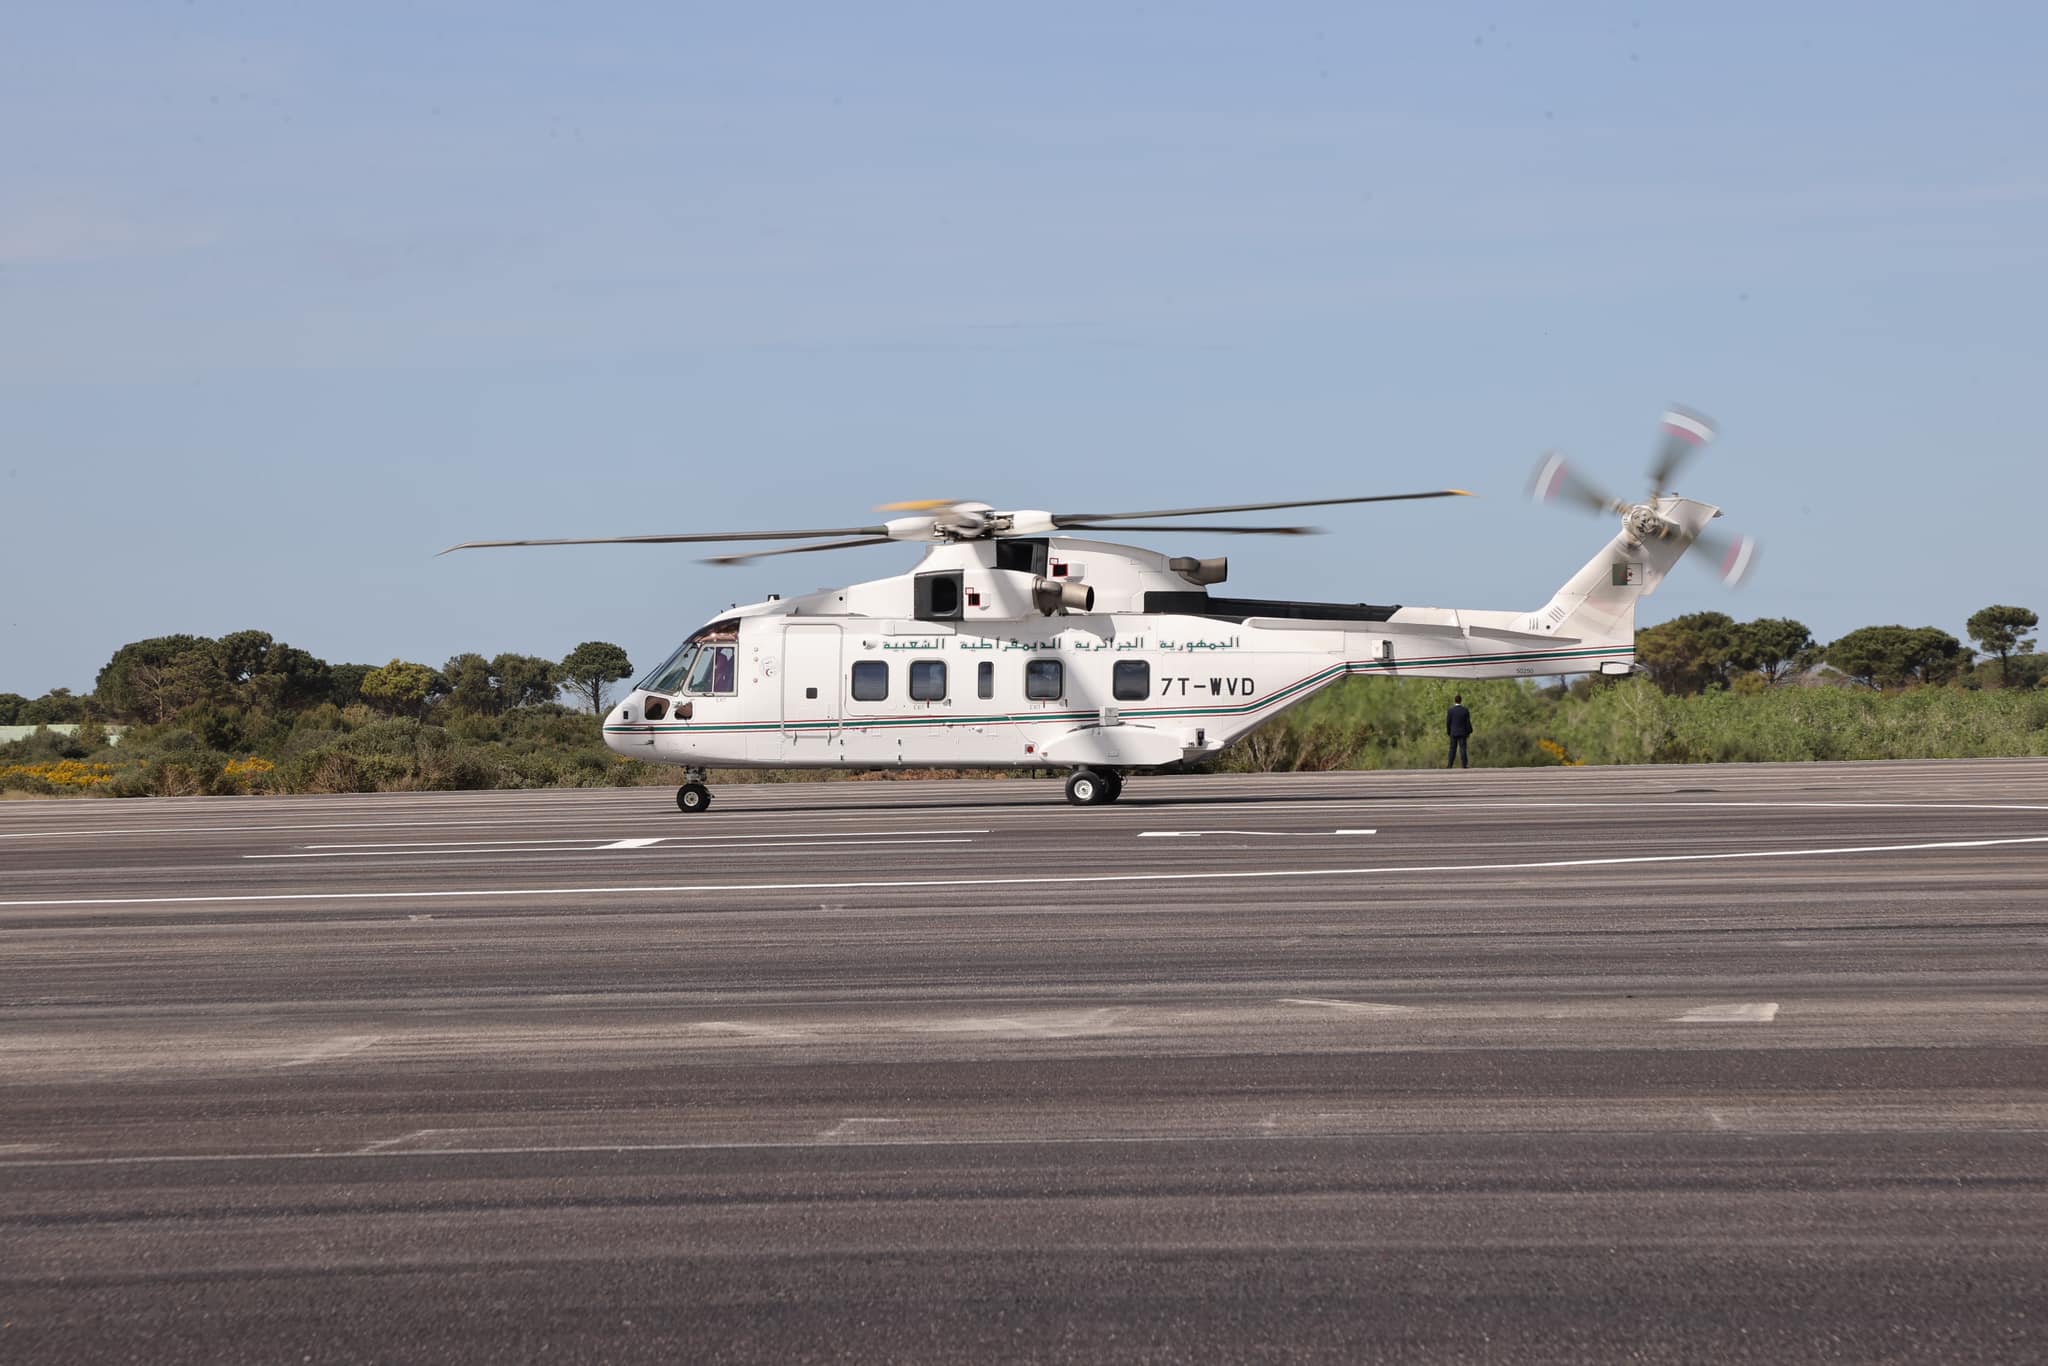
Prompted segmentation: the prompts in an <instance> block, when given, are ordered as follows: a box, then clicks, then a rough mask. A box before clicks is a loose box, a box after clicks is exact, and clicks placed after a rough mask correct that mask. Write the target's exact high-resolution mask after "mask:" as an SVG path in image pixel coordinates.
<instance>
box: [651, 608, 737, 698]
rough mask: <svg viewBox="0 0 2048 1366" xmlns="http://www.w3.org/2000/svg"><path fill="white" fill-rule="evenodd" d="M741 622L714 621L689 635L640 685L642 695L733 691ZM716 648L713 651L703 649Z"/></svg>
mask: <svg viewBox="0 0 2048 1366" xmlns="http://www.w3.org/2000/svg"><path fill="white" fill-rule="evenodd" d="M739 638H740V623H739V619H738V618H736V617H728V618H727V619H726V620H724V621H714V622H712V623H711V624H710V625H709V626H705V627H702V628H701V629H699V630H696V631H693V632H691V633H690V638H689V639H688V640H685V641H684V642H683V643H682V644H681V645H679V646H677V647H676V652H675V653H674V654H672V655H670V656H669V657H668V658H667V659H665V660H663V661H662V662H661V665H660V667H659V668H657V669H655V670H654V672H652V673H650V674H648V675H647V677H646V678H644V679H642V680H641V681H640V683H639V687H640V690H641V691H642V692H655V693H667V694H670V695H673V694H675V693H679V692H684V691H689V692H693V693H729V692H732V691H733V690H734V660H735V657H736V655H737V653H738V651H737V649H736V642H737V641H738V640H739ZM706 646H716V647H717V648H714V649H707V648H704V647H706ZM685 680H687V682H686V681H685Z"/></svg>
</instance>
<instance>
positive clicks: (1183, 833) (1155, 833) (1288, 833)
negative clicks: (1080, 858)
mask: <svg viewBox="0 0 2048 1366" xmlns="http://www.w3.org/2000/svg"><path fill="white" fill-rule="evenodd" d="M1323 833H1325V832H1323V831H1321V830H1140V831H1139V832H1138V838H1139V839H1141V840H1191V839H1195V838H1196V837H1198V836H1201V835H1258V836H1262V837H1266V838H1274V839H1277V838H1282V837H1287V838H1300V837H1303V836H1315V835H1321V834H1323ZM1328 833H1329V834H1332V835H1377V834H1378V833H1379V831H1377V830H1332V831H1329V832H1328Z"/></svg>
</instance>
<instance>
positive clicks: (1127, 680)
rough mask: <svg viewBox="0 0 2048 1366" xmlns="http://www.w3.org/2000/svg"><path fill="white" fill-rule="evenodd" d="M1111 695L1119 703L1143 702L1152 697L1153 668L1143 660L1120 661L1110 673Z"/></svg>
mask: <svg viewBox="0 0 2048 1366" xmlns="http://www.w3.org/2000/svg"><path fill="white" fill-rule="evenodd" d="M1109 691H1110V695H1111V696H1113V697H1115V698H1116V700H1117V701H1119V702H1142V701H1144V700H1145V699H1146V698H1148V697H1150V696H1151V695H1152V666H1151V665H1150V664H1147V663H1146V662H1145V661H1144V660H1142V659H1119V660H1118V661H1117V662H1116V668H1114V669H1112V670H1111V671H1110V682H1109Z"/></svg>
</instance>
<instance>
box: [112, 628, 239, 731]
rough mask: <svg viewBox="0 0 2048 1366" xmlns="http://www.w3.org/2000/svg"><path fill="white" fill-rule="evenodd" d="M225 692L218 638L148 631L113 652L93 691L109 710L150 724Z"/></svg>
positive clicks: (124, 718)
mask: <svg viewBox="0 0 2048 1366" xmlns="http://www.w3.org/2000/svg"><path fill="white" fill-rule="evenodd" d="M226 691H227V675H226V672H225V670H224V669H223V668H222V664H221V655H220V646H219V643H218V642H216V641H214V640H211V639H209V638H208V637H206V636H186V635H176V636H152V637H150V638H149V639H148V640H137V641H133V642H131V643H129V644H127V645H123V646H122V647H121V648H120V649H118V650H116V651H114V657H113V658H112V659H110V660H108V661H107V664H106V667H105V668H103V669H101V670H100V672H99V677H98V678H97V679H96V680H95V681H94V684H93V694H94V696H96V697H97V698H98V699H99V701H100V704H101V705H102V706H104V707H105V708H107V710H108V711H110V712H111V713H112V714H113V715H115V716H117V717H119V718H121V719H123V720H129V721H144V722H149V723H152V724H156V723H161V722H164V721H168V720H170V719H171V718H172V717H173V716H176V715H177V714H178V713H179V712H181V711H183V710H184V709H185V708H187V707H191V706H197V705H198V704H199V703H201V702H212V701H218V700H220V699H221V698H222V697H223V696H224V695H225V693H226Z"/></svg>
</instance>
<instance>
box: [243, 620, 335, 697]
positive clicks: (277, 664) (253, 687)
mask: <svg viewBox="0 0 2048 1366" xmlns="http://www.w3.org/2000/svg"><path fill="white" fill-rule="evenodd" d="M219 649H220V661H221V669H222V672H223V673H224V674H225V675H226V677H227V681H228V683H229V685H230V686H231V687H233V688H234V690H235V692H236V695H237V696H238V697H239V698H240V700H241V701H242V702H243V703H244V704H245V705H248V706H261V707H268V708H270V709H272V710H276V711H300V710H303V709H304V708H306V707H310V706H312V705H314V704H315V703H318V702H324V701H326V700H327V697H328V695H329V693H330V691H331V690H332V686H333V679H332V677H331V673H330V670H329V669H328V667H327V661H326V660H324V659H320V658H318V657H316V656H314V655H312V654H310V653H308V652H307V651H305V650H301V649H299V648H297V647H296V646H292V645H286V644H284V643H283V642H282V641H279V640H276V639H274V638H273V637H272V636H271V634H270V632H268V631H234V632H231V633H230V634H228V635H224V636H222V637H221V638H220V641H219Z"/></svg>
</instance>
